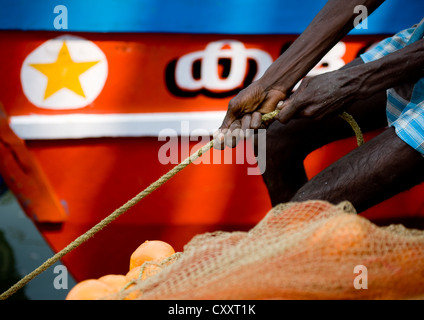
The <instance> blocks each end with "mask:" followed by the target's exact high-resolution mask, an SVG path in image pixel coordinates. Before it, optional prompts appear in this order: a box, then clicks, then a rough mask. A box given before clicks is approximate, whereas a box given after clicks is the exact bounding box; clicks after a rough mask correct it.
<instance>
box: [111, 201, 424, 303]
mask: <svg viewBox="0 0 424 320" xmlns="http://www.w3.org/2000/svg"><path fill="white" fill-rule="evenodd" d="M152 263H153V262H146V263H145V264H144V265H143V267H146V266H147V265H149V264H152ZM153 264H155V263H153ZM157 265H158V266H159V268H150V269H152V270H154V271H153V272H154V273H156V274H154V275H153V276H150V277H144V278H145V279H144V280H143V279H141V277H140V279H139V280H137V281H135V283H134V284H132V285H131V286H129V287H128V288H127V289H125V290H122V291H120V292H119V293H118V294H115V295H113V296H112V297H108V299H110V298H112V299H125V298H128V297H131V299H134V298H136V299H150V300H152V299H161V300H167V299H181V300H184V299H213V300H215V299H422V298H424V231H421V230H416V229H407V228H405V227H404V226H403V225H390V226H385V227H379V226H377V225H375V224H373V223H372V222H370V221H369V220H367V219H366V218H364V217H362V216H360V215H357V214H356V212H355V209H354V208H353V206H352V205H351V204H350V203H349V202H342V203H340V204H339V205H332V204H330V203H327V202H324V201H307V202H299V203H286V204H280V205H278V206H276V207H274V208H273V209H272V210H270V211H269V212H268V213H267V214H266V216H265V217H264V218H263V219H262V220H261V221H260V222H259V223H258V224H257V225H256V226H255V227H253V228H252V229H251V230H249V231H248V232H214V233H205V234H200V235H197V236H195V237H194V238H193V239H192V240H191V241H190V242H189V243H187V245H186V246H185V247H184V250H183V252H179V253H177V254H175V255H174V256H172V257H170V258H168V259H166V260H164V261H162V262H161V263H157ZM356 266H360V269H359V270H360V271H358V269H356V268H355V267H356ZM361 266H362V267H361ZM142 269H143V268H142ZM140 272H142V271H140ZM358 287H359V288H358Z"/></svg>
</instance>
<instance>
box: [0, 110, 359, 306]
mask: <svg viewBox="0 0 424 320" xmlns="http://www.w3.org/2000/svg"><path fill="white" fill-rule="evenodd" d="M278 112H279V111H278V110H275V111H273V112H270V113H267V114H264V115H263V116H262V121H269V120H272V119H273V118H274V117H275V116H276V115H277V114H278ZM344 119H345V118H344ZM346 119H347V118H346ZM352 120H353V118H352V117H350V118H349V121H352ZM346 121H347V120H346ZM349 121H348V122H349ZM352 123H353V126H354V125H355V124H356V122H355V120H353V122H349V124H351V126H352ZM356 126H357V125H356ZM357 128H359V127H357ZM356 130H357V129H356V128H355V134H357V136H358V132H359V134H360V135H361V136H362V134H361V132H360V130H359V131H356ZM213 141H214V140H211V141H210V142H208V143H207V144H206V145H204V146H203V147H201V148H200V149H198V150H197V151H196V152H194V153H193V154H192V155H190V156H189V157H187V158H186V159H185V160H184V161H183V162H181V163H180V164H178V165H176V166H175V167H174V168H172V169H171V170H170V171H168V172H167V173H165V174H164V175H163V176H161V177H160V178H159V179H158V180H156V181H155V182H153V183H152V184H150V185H149V186H148V187H147V188H146V189H144V190H143V191H141V192H140V193H139V194H137V195H136V196H135V197H134V198H132V199H131V200H129V201H128V202H127V203H125V204H124V205H122V206H121V207H120V208H118V209H116V210H115V211H114V212H112V213H111V214H110V215H109V216H107V217H106V218H104V219H103V220H101V221H100V222H99V223H97V224H96V225H95V226H94V227H92V228H91V229H89V230H88V231H87V232H85V233H84V234H82V235H81V236H79V237H78V238H76V239H75V240H74V241H72V242H71V243H70V244H68V245H67V246H66V247H65V248H64V249H62V250H61V251H59V252H58V253H56V254H55V255H54V256H53V257H51V258H49V259H47V260H46V261H45V262H44V263H43V264H42V265H40V266H39V267H38V268H36V269H35V270H34V271H32V272H31V273H29V274H27V275H26V276H25V277H23V278H22V279H21V280H19V281H18V282H17V283H16V284H14V285H13V286H12V287H10V288H9V289H8V290H7V291H5V292H3V293H2V294H1V295H0V300H5V299H7V298H9V297H10V296H12V295H13V294H14V293H15V292H17V291H18V290H20V289H21V288H23V287H24V286H25V285H26V284H27V283H28V282H30V281H31V280H32V279H34V278H35V277H36V276H38V275H39V274H41V273H42V272H44V271H45V270H47V269H48V268H49V267H51V266H52V265H53V264H55V263H56V262H57V261H59V260H60V259H61V258H62V257H63V256H65V255H66V254H68V253H69V252H71V251H72V250H74V249H75V248H77V247H78V246H79V245H81V244H82V243H84V242H85V241H87V240H88V239H90V238H91V237H92V236H94V235H95V234H96V233H97V232H99V231H100V230H102V229H103V228H104V227H106V226H107V225H108V224H109V223H111V222H112V221H113V220H115V219H116V218H118V217H119V216H121V215H122V214H124V213H125V212H126V211H128V210H129V209H131V208H132V207H133V206H135V205H136V204H137V203H138V202H139V201H140V200H141V199H143V198H144V197H146V196H148V195H149V194H151V193H152V192H153V191H155V190H156V189H158V188H159V187H160V186H161V185H163V184H164V183H165V182H167V181H168V180H169V179H171V178H172V177H173V176H175V175H176V174H177V173H178V172H180V171H181V170H183V169H184V168H185V167H187V166H188V165H189V164H190V163H192V162H194V161H195V160H196V159H197V158H199V157H201V156H202V154H204V153H205V152H207V151H208V150H209V149H211V148H212V146H213Z"/></svg>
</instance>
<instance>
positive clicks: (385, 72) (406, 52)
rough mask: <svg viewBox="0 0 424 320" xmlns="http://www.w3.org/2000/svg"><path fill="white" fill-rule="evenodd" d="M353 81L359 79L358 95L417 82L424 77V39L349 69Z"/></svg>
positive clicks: (369, 94)
mask: <svg viewBox="0 0 424 320" xmlns="http://www.w3.org/2000/svg"><path fill="white" fill-rule="evenodd" d="M349 73H350V75H351V77H352V81H359V86H358V95H357V97H358V98H360V99H362V98H367V97H369V96H371V95H372V94H374V93H376V92H379V91H382V90H385V89H389V88H392V87H395V86H398V85H400V84H402V83H405V82H415V81H417V80H418V79H419V78H421V77H424V39H421V40H419V41H416V42H415V43H413V44H410V45H408V46H406V47H405V48H402V49H400V50H397V51H395V52H393V53H391V54H389V55H387V56H385V57H382V58H380V59H378V60H375V61H372V62H369V63H366V64H363V65H359V66H355V67H352V68H350V69H349Z"/></svg>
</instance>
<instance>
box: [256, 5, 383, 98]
mask: <svg viewBox="0 0 424 320" xmlns="http://www.w3.org/2000/svg"><path fill="white" fill-rule="evenodd" d="M383 2H384V0H350V1H345V0H329V1H328V2H327V4H326V5H325V6H324V8H322V9H321V11H320V12H319V13H318V14H317V15H316V16H315V18H314V19H313V20H312V22H311V23H310V24H309V26H308V27H307V28H306V29H305V31H304V32H303V33H302V34H301V35H300V36H299V37H298V38H297V39H296V41H295V42H294V43H293V44H292V45H291V46H290V47H289V48H288V49H287V50H286V51H285V52H284V54H283V55H281V56H280V57H279V58H278V59H277V60H276V61H275V62H274V63H273V64H272V65H271V66H270V68H269V69H268V70H267V71H266V72H265V74H264V76H263V77H262V79H261V80H262V81H263V83H264V84H265V85H269V86H275V85H276V86H278V87H279V88H280V89H281V90H290V89H291V88H292V87H293V86H294V85H295V84H296V83H297V82H298V81H299V80H300V79H302V78H303V77H304V76H305V75H306V74H307V73H308V72H309V71H310V70H311V69H312V68H313V67H314V66H315V65H316V64H317V63H318V62H319V61H320V60H321V59H322V57H323V56H324V55H325V54H326V53H327V52H328V51H329V50H330V49H331V48H332V47H333V46H334V45H335V44H336V43H337V42H338V41H340V40H341V39H342V38H343V37H344V36H345V35H346V34H347V33H348V32H349V31H350V30H351V29H353V27H354V25H353V23H354V19H355V17H356V16H357V14H355V13H354V8H355V7H356V6H358V5H364V6H366V8H367V11H368V14H371V13H372V12H373V11H374V10H375V9H377V8H378V7H379V6H380V5H381V4H382V3H383Z"/></svg>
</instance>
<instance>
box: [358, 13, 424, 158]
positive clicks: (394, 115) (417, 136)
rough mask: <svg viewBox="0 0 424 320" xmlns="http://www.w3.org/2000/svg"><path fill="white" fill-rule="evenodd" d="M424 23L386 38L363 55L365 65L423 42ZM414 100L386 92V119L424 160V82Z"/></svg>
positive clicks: (416, 89) (414, 92)
mask: <svg viewBox="0 0 424 320" xmlns="http://www.w3.org/2000/svg"><path fill="white" fill-rule="evenodd" d="M423 36H424V19H423V20H422V21H421V22H420V23H419V24H418V25H416V26H414V27H411V28H408V29H405V30H402V31H400V32H398V33H397V34H395V35H394V36H392V37H390V38H386V39H384V40H382V41H381V42H379V43H378V44H376V45H375V46H374V47H373V48H371V49H370V50H368V51H367V52H365V53H364V54H362V55H361V58H362V60H363V61H364V62H365V63H368V62H371V61H374V60H377V59H380V58H382V57H384V56H386V55H388V54H390V53H392V52H395V51H397V50H399V49H402V48H404V47H405V46H407V45H409V44H411V43H413V42H415V41H417V40H419V39H422V38H423ZM410 96H411V98H410V99H409V100H406V99H405V98H404V97H402V96H400V95H399V94H398V93H397V92H396V90H395V89H394V88H391V89H389V90H387V107H386V115H387V122H388V125H389V126H393V127H394V128H395V130H396V134H397V135H398V137H399V138H400V139H402V140H403V141H404V142H406V143H407V144H408V145H410V146H411V147H413V148H414V149H415V150H417V151H419V152H420V153H421V154H422V155H423V156H424V78H421V79H420V80H419V81H417V82H416V83H415V85H414V86H413V89H412V93H411V95H410Z"/></svg>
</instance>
